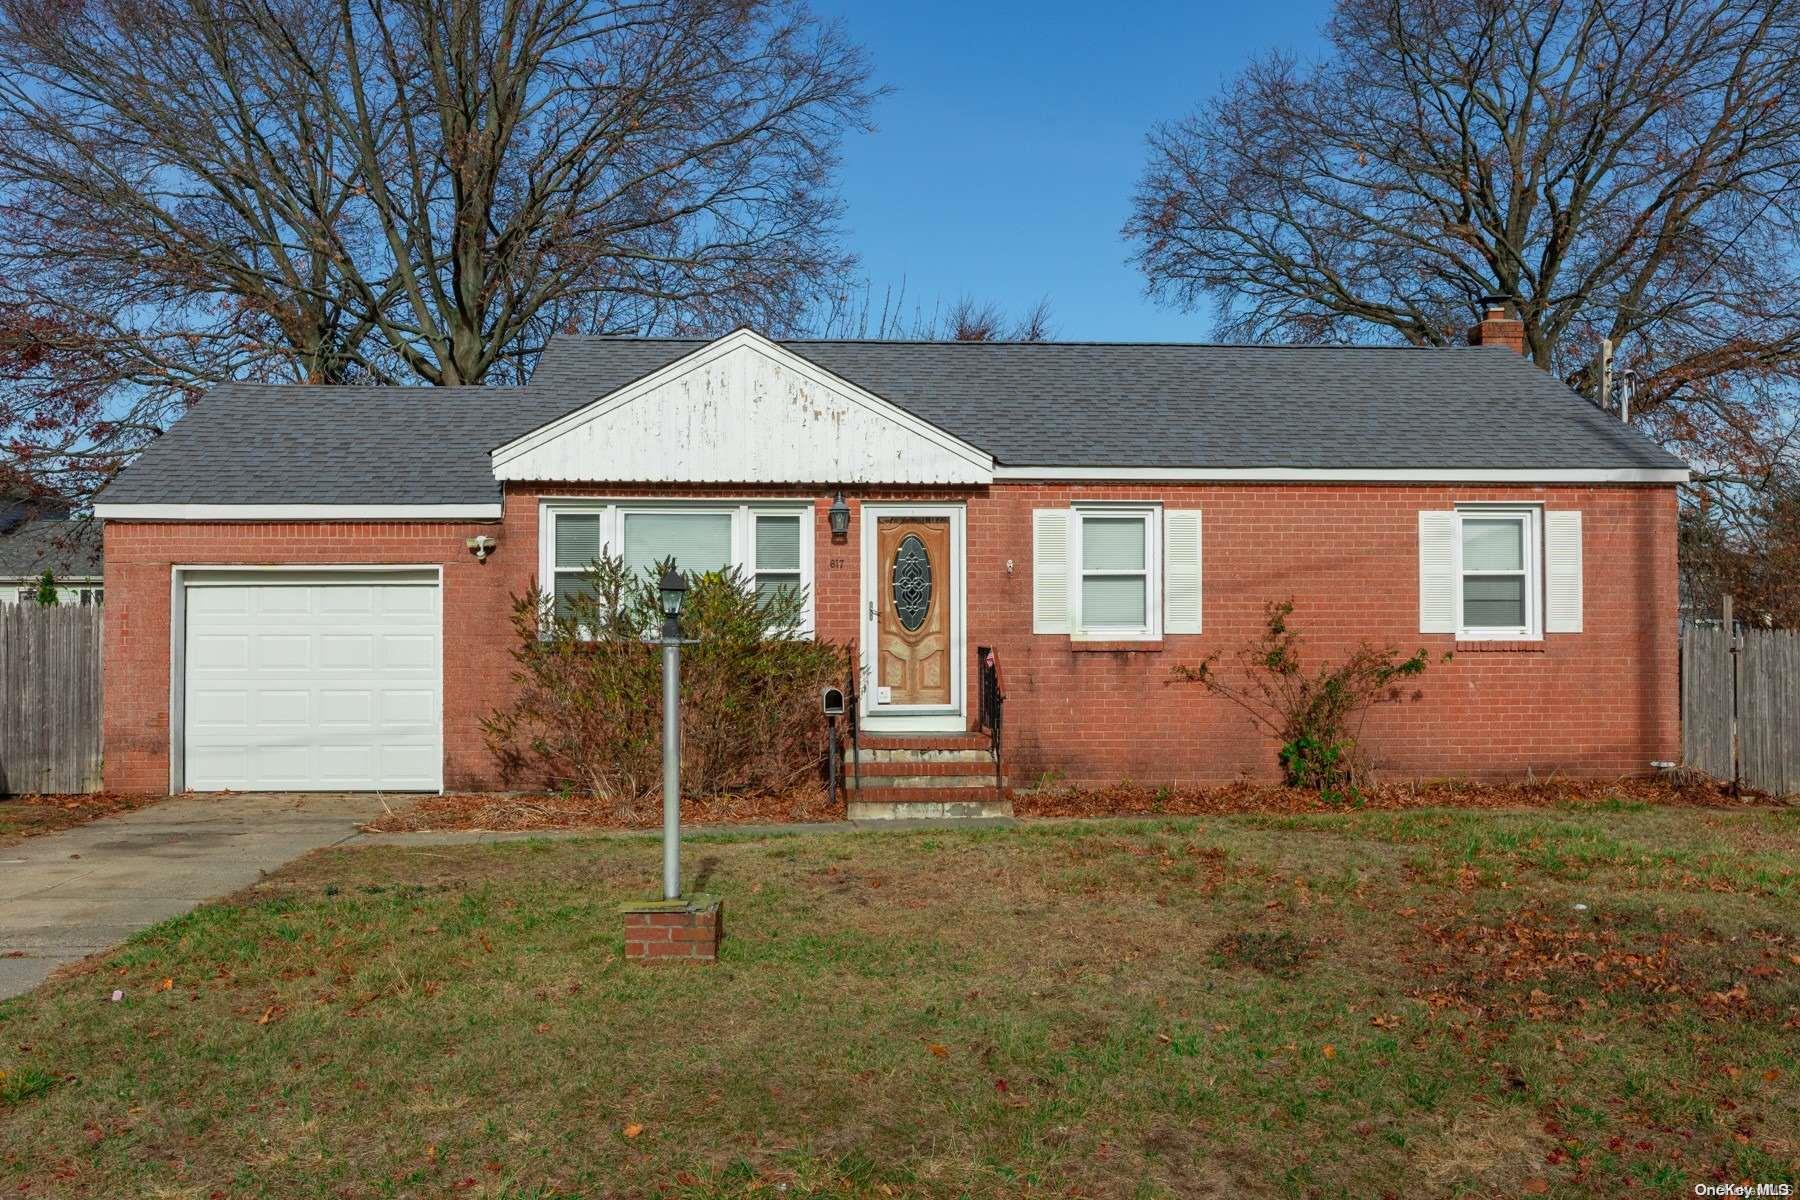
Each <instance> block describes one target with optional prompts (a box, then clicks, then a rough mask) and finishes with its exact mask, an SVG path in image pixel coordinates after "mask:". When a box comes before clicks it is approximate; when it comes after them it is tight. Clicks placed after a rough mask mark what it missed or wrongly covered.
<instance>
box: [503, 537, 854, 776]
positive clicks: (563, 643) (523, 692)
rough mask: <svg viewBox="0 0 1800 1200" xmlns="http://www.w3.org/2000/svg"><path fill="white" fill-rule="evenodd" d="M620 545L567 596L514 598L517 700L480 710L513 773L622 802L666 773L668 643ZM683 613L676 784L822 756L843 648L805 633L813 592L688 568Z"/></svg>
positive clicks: (652, 596) (647, 582)
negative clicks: (827, 690) (762, 590)
mask: <svg viewBox="0 0 1800 1200" xmlns="http://www.w3.org/2000/svg"><path fill="white" fill-rule="evenodd" d="M666 565H667V564H659V565H658V566H657V567H655V568H652V569H650V570H647V571H645V572H644V573H642V574H641V575H636V574H633V573H632V572H630V571H628V570H627V569H626V568H625V566H624V564H623V563H622V562H621V561H620V560H619V559H617V558H602V559H600V560H599V561H596V562H595V563H594V564H592V566H590V567H589V568H588V571H587V574H586V575H585V577H584V579H585V583H586V588H585V589H584V591H583V592H582V593H581V594H577V595H572V596H568V597H565V599H564V601H563V603H562V604H560V605H556V604H552V603H551V602H550V600H549V598H548V597H546V596H545V595H544V593H542V592H541V591H539V590H538V589H537V588H536V587H533V588H532V590H531V591H529V592H528V593H526V594H525V595H524V596H521V597H517V598H516V599H515V600H514V602H513V612H512V626H513V634H514V637H515V639H516V644H515V646H514V648H513V651H512V656H513V661H514V663H515V664H516V665H515V668H514V671H513V680H514V682H515V683H516V684H517V685H518V691H517V695H516V696H515V698H514V699H513V700H512V702H511V703H510V704H509V705H507V706H506V707H505V708H503V709H500V710H498V711H497V712H495V713H494V715H492V716H491V717H489V718H488V719H487V720H485V721H483V722H482V729H483V731H484V733H485V734H486V736H487V742H488V746H489V748H490V749H491V750H492V751H493V752H494V754H495V755H496V757H497V758H498V759H499V760H500V763H501V766H502V768H503V769H504V770H506V771H507V773H508V774H509V776H513V777H515V778H516V777H519V776H524V777H526V778H528V779H530V780H531V781H532V782H533V783H534V784H536V785H540V786H548V787H550V788H553V789H558V790H580V791H585V792H587V793H589V794H591V795H593V796H595V797H598V798H602V799H606V800H610V801H612V802H613V803H614V804H615V805H616V806H618V807H620V808H627V807H629V806H630V805H631V804H632V803H634V802H635V801H637V800H639V799H642V798H646V797H649V796H651V795H655V794H657V793H658V791H659V789H660V787H661V782H662V651H661V649H660V648H659V647H657V646H655V645H650V644H646V643H645V642H644V641H643V638H644V637H645V636H646V635H653V634H655V633H657V632H660V630H661V627H662V613H661V609H660V607H659V604H658V593H657V587H656V581H657V579H658V578H660V575H661V572H662V570H663V569H664V568H665V567H666ZM688 582H689V588H688V594H687V602H686V605H685V607H684V610H683V613H682V628H683V632H684V634H685V636H687V637H689V638H694V639H697V640H696V641H695V642H694V643H693V644H691V645H687V646H683V647H682V651H681V716H682V737H681V784H682V791H683V793H684V794H686V795H693V796H705V795H720V794H727V793H732V794H737V793H756V792H764V793H766V792H772V791H780V790H785V789H788V788H791V787H793V786H795V785H796V784H798V783H800V782H801V781H803V780H804V779H805V777H806V776H807V774H808V773H809V772H812V771H814V770H816V769H817V768H818V764H819V762H820V758H821V755H822V754H823V750H824V740H823V727H822V719H821V718H820V716H819V715H818V703H819V688H820V687H822V686H824V685H825V684H827V683H836V682H840V681H841V680H842V679H843V677H844V673H845V661H846V660H845V656H844V652H843V651H842V650H840V649H839V648H838V647H836V646H833V645H831V644H829V643H825V642H818V641H814V640H811V639H809V638H804V637H801V636H798V634H799V630H800V628H801V624H802V619H803V614H804V612H805V597H804V596H803V595H800V594H796V593H789V592H783V593H777V594H775V595H773V596H770V597H767V598H765V599H763V600H759V599H758V598H757V596H756V595H755V593H754V592H753V591H752V590H751V589H750V588H748V587H746V586H745V581H744V579H743V577H742V575H741V574H740V573H739V572H738V571H737V570H736V569H735V568H733V569H731V570H729V571H725V572H712V573H707V574H702V575H697V576H689V580H688Z"/></svg>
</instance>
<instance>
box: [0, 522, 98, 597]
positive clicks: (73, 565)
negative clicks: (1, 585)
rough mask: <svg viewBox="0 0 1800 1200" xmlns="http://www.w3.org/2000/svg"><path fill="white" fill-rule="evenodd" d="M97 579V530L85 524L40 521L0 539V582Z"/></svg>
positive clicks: (87, 523) (27, 523)
mask: <svg viewBox="0 0 1800 1200" xmlns="http://www.w3.org/2000/svg"><path fill="white" fill-rule="evenodd" d="M45 571H49V572H50V573H51V574H52V575H54V576H56V578H58V579H98V578H100V577H101V576H102V575H103V574H104V573H105V572H104V569H103V568H102V565H101V561H100V527H99V526H98V525H97V524H94V523H92V522H88V521H74V520H69V519H67V518H63V517H40V518H38V519H36V520H31V521H26V522H25V523H24V524H22V525H20V526H18V527H17V528H15V529H14V530H12V532H10V533H7V534H4V535H0V579H4V580H8V581H11V580H18V579H36V578H39V577H41V576H42V575H43V573H44V572H45Z"/></svg>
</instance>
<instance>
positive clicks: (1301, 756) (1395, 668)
mask: <svg viewBox="0 0 1800 1200" xmlns="http://www.w3.org/2000/svg"><path fill="white" fill-rule="evenodd" d="M1263 613H1264V617H1263V630H1262V633H1261V634H1260V635H1259V636H1258V637H1257V638H1256V640H1255V641H1253V642H1251V643H1249V644H1248V645H1246V646H1245V647H1244V648H1243V649H1242V650H1240V651H1239V652H1238V654H1237V659H1238V662H1239V664H1240V665H1241V666H1242V667H1243V675H1244V679H1243V681H1242V682H1238V681H1236V680H1232V679H1227V678H1225V677H1224V675H1223V673H1222V672H1221V671H1220V670H1219V659H1220V653H1218V652H1215V653H1213V654H1211V655H1209V656H1208V657H1207V658H1206V660H1205V661H1203V662H1202V663H1201V664H1200V665H1199V666H1197V667H1189V666H1177V667H1176V668H1175V669H1174V671H1173V675H1174V678H1173V679H1171V680H1170V681H1169V682H1171V683H1196V684H1199V685H1200V686H1201V687H1204V688H1205V689H1206V690H1207V691H1209V692H1211V693H1212V694H1213V695H1215V696H1221V697H1223V698H1224V699H1226V700H1229V701H1231V702H1232V703H1233V704H1235V705H1237V706H1238V707H1239V708H1241V709H1243V710H1244V711H1245V712H1247V713H1249V714H1250V718H1251V720H1252V721H1254V722H1255V723H1256V725H1257V727H1258V728H1260V729H1262V730H1263V731H1264V732H1265V733H1268V734H1269V735H1270V736H1272V737H1273V738H1274V739H1275V740H1276V741H1277V742H1279V743H1280V745H1281V749H1280V753H1279V761H1280V764H1281V775H1282V778H1283V780H1285V781H1286V782H1287V784H1288V785H1289V786H1290V787H1303V788H1309V789H1314V790H1316V791H1318V792H1319V793H1320V794H1321V795H1323V796H1325V797H1326V798H1328V799H1331V800H1343V799H1346V798H1351V797H1354V796H1355V795H1357V794H1358V792H1359V791H1360V789H1361V786H1362V785H1363V783H1364V782H1366V780H1367V777H1368V767H1367V764H1366V763H1365V762H1364V759H1363V755H1362V752H1361V750H1360V748H1359V747H1358V745H1357V737H1358V735H1359V734H1360V732H1361V730H1362V722H1363V718H1364V717H1365V716H1366V715H1367V713H1368V710H1369V709H1370V708H1371V707H1372V706H1374V705H1377V704H1387V703H1391V702H1393V701H1397V700H1401V699H1405V698H1407V697H1406V696H1405V695H1404V693H1403V689H1402V688H1401V687H1400V685H1399V681H1400V680H1402V679H1409V678H1412V677H1415V676H1418V675H1422V674H1424V672H1425V651H1423V650H1420V651H1419V652H1417V653H1416V654H1414V655H1413V656H1412V657H1411V658H1407V659H1402V658H1401V657H1400V651H1399V650H1397V649H1395V648H1394V647H1392V646H1389V647H1385V648H1382V649H1376V648H1375V647H1373V646H1371V645H1369V644H1368V643H1367V642H1364V643H1363V644H1362V645H1360V646H1358V647H1357V648H1356V649H1355V650H1354V651H1352V652H1351V654H1350V656H1349V657H1348V658H1346V659H1345V660H1344V661H1343V662H1341V663H1338V664H1337V665H1335V666H1332V665H1327V666H1324V667H1321V668H1319V669H1318V670H1317V671H1316V672H1315V673H1313V674H1308V673H1307V672H1306V671H1305V670H1304V669H1303V668H1302V667H1301V665H1300V635H1299V634H1298V633H1296V632H1295V631H1294V630H1293V628H1292V627H1291V626H1290V625H1289V624H1288V619H1289V618H1290V617H1292V616H1293V614H1294V602H1293V601H1292V600H1282V601H1270V602H1269V603H1268V605H1267V606H1265V608H1264V610H1263ZM1445 657H1446V658H1447V657H1448V655H1446V656H1445ZM1418 696H1419V693H1418V692H1417V691H1414V692H1413V693H1412V695H1411V698H1412V699H1417V698H1418Z"/></svg>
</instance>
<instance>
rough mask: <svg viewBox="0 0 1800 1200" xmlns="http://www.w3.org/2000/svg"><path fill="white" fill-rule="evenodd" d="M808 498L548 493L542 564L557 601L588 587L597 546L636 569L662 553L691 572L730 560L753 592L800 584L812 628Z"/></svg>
mask: <svg viewBox="0 0 1800 1200" xmlns="http://www.w3.org/2000/svg"><path fill="white" fill-rule="evenodd" d="M811 511H812V510H811V506H810V505H808V504H805V503H788V504H783V503H780V502H762V503H755V504H748V503H731V502H724V503H719V502H707V501H695V502H687V503H683V502H667V503H659V502H654V501H582V500H568V501H546V502H545V504H544V505H543V509H542V516H543V520H542V528H543V531H544V532H543V541H544V545H543V548H542V554H541V558H542V570H543V574H544V577H545V578H547V579H550V580H551V582H552V586H551V590H552V592H553V594H554V595H555V597H556V600H557V603H558V604H559V605H563V606H566V604H567V602H568V597H569V596H571V595H574V594H576V593H579V592H581V591H584V590H587V589H588V588H589V587H590V582H589V580H588V577H587V568H588V566H589V564H591V563H592V562H593V561H594V560H595V559H596V558H599V557H600V556H601V555H602V554H606V555H613V556H617V557H618V558H620V559H621V560H622V561H623V562H624V564H625V566H626V568H627V569H628V570H630V571H631V572H632V573H633V574H638V575H641V574H643V573H644V572H645V571H648V570H651V569H652V568H654V567H655V565H656V564H657V563H659V562H661V561H663V560H664V559H668V558H673V559H674V560H675V565H676V566H677V567H679V568H680V569H681V570H682V571H683V572H684V573H686V574H689V575H697V574H702V573H704V572H708V571H722V570H725V569H727V568H729V567H736V568H737V569H738V571H739V572H740V573H741V574H742V576H743V577H744V580H745V582H746V583H747V584H749V585H750V586H751V587H753V588H754V589H755V590H756V593H757V595H758V596H763V597H767V596H770V595H773V594H774V593H776V592H778V591H780V590H783V589H791V590H800V589H804V590H805V591H806V595H807V603H806V611H805V613H804V615H803V625H802V628H803V629H804V630H805V631H809V632H810V630H811V629H812V598H811V585H812V561H811V559H812V553H811V550H812V540H811V537H810V536H809V531H810V530H811V528H812V525H811V521H810V517H811Z"/></svg>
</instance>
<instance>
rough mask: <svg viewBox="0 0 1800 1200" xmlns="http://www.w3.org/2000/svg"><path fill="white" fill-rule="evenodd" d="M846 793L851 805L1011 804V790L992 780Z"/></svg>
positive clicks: (870, 788)
mask: <svg viewBox="0 0 1800 1200" xmlns="http://www.w3.org/2000/svg"><path fill="white" fill-rule="evenodd" d="M847 794H848V796H849V798H850V803H852V804H858V803H866V804H875V803H881V804H970V803H985V802H987V801H1000V800H1004V801H1005V802H1006V803H1007V804H1009V805H1010V804H1011V803H1012V789H1011V788H1006V789H1004V790H1003V789H1001V788H997V787H995V786H994V781H993V780H992V779H990V780H988V781H987V782H986V784H984V785H982V786H980V787H864V788H851V789H850V791H849V792H848V793H847Z"/></svg>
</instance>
